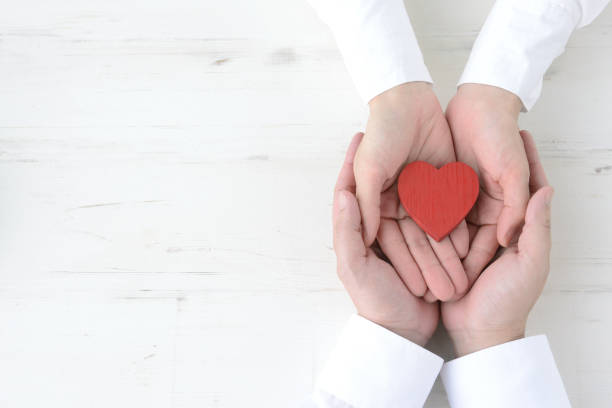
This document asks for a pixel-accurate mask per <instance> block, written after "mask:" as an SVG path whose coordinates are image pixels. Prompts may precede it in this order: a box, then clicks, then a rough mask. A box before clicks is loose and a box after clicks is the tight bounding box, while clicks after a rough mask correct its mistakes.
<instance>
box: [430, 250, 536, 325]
mask: <svg viewBox="0 0 612 408" xmlns="http://www.w3.org/2000/svg"><path fill="white" fill-rule="evenodd" d="M521 262H522V261H521V259H520V257H519V255H518V252H517V248H516V246H513V247H511V248H508V249H504V250H503V254H502V255H501V256H500V258H499V259H497V260H496V261H495V262H493V263H492V264H491V265H490V266H489V267H488V268H487V269H486V270H485V271H484V272H483V273H482V275H481V276H480V277H479V278H478V280H477V281H476V282H475V283H474V286H473V287H472V289H471V290H470V291H469V292H468V293H467V294H466V295H465V296H464V297H463V298H461V299H460V300H458V301H456V302H448V303H443V304H442V319H443V321H444V325H445V327H446V328H447V330H448V331H449V332H453V331H457V330H464V329H466V328H465V325H466V324H469V325H471V326H473V327H471V328H472V329H473V328H477V329H478V330H497V329H499V328H502V327H508V326H509V325H510V326H511V325H515V324H517V322H513V321H507V320H508V319H509V317H508V316H506V315H505V314H504V311H505V310H508V309H513V308H517V307H521V308H522V307H525V306H526V305H524V304H522V302H523V300H522V299H523V298H524V294H523V293H522V292H523V289H522V288H525V287H528V285H527V282H524V279H523V277H524V276H523V275H521V274H519V275H518V276H517V275H515V273H516V271H517V269H521V268H522V266H521V265H520V264H521ZM509 274H512V275H513V276H508V275H509ZM530 307H531V305H529V308H530ZM515 315H518V314H513V315H512V316H515ZM518 323H520V322H518Z"/></svg>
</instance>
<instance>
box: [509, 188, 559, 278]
mask: <svg viewBox="0 0 612 408" xmlns="http://www.w3.org/2000/svg"><path fill="white" fill-rule="evenodd" d="M553 193H554V191H553V188H552V187H550V186H546V187H542V188H541V189H540V190H538V191H537V192H536V193H535V194H534V195H533V197H531V200H529V205H528V206H527V213H526V215H525V227H524V228H523V231H522V233H521V236H520V237H519V242H518V249H519V256H521V257H522V259H524V260H526V261H527V262H528V263H529V264H531V266H533V268H534V269H532V270H534V271H536V272H541V273H543V274H546V273H547V272H548V262H549V255H550V203H551V201H552V197H553Z"/></svg>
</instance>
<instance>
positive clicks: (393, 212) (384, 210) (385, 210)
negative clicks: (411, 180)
mask: <svg viewBox="0 0 612 408" xmlns="http://www.w3.org/2000/svg"><path fill="white" fill-rule="evenodd" d="M406 216H408V213H406V210H404V206H402V205H401V203H400V200H399V196H398V195H397V184H395V185H393V187H391V188H388V189H386V190H385V191H383V193H382V194H381V195H380V218H393V219H395V220H399V219H402V218H404V217H406Z"/></svg>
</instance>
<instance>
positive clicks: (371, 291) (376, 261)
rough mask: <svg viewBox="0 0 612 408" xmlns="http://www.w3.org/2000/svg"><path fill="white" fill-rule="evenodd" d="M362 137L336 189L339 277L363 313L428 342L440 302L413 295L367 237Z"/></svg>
mask: <svg viewBox="0 0 612 408" xmlns="http://www.w3.org/2000/svg"><path fill="white" fill-rule="evenodd" d="M362 138H363V133H358V134H357V135H355V137H353V141H352V142H351V145H350V146H349V149H348V151H347V153H346V158H345V161H344V164H343V166H342V169H341V171H340V175H339V176H338V181H337V183H336V188H335V191H334V206H333V223H334V249H335V251H336V257H337V270H338V276H339V277H340V280H341V281H342V283H343V285H344V287H345V288H346V290H347V292H348V293H349V295H350V297H351V299H352V300H353V303H354V304H355V307H356V308H357V312H358V313H359V314H360V315H361V316H363V317H364V318H366V319H368V320H370V321H372V322H374V323H376V324H379V325H381V326H383V327H385V328H387V329H389V330H391V331H393V332H395V333H396V334H398V335H400V336H403V337H405V338H407V339H408V340H410V341H412V342H414V343H416V344H419V345H424V344H425V343H427V341H428V340H429V338H430V337H431V335H432V334H433V332H434V330H435V329H436V326H437V324H438V319H439V306H438V303H427V302H425V301H424V300H423V299H420V298H417V297H416V296H414V295H413V294H411V293H410V291H409V290H408V288H407V287H406V286H405V285H404V283H403V282H402V279H401V278H400V277H399V275H398V274H397V272H396V270H395V269H394V268H393V267H392V266H391V265H390V264H388V263H387V262H385V261H383V260H382V259H380V258H378V257H377V256H376V254H375V253H374V251H373V250H372V249H371V248H369V247H368V246H367V245H366V244H365V242H364V240H363V236H362V223H361V214H360V211H359V206H358V203H357V199H356V197H355V188H356V185H355V177H354V173H353V159H354V156H355V152H356V151H357V148H358V146H359V144H360V142H361V141H362Z"/></svg>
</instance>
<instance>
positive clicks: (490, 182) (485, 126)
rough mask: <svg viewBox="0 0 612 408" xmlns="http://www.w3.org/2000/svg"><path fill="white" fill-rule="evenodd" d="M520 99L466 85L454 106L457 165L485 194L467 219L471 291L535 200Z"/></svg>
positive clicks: (451, 113)
mask: <svg viewBox="0 0 612 408" xmlns="http://www.w3.org/2000/svg"><path fill="white" fill-rule="evenodd" d="M521 107H522V104H521V101H520V99H519V98H518V97H517V96H516V95H514V94H513V93H511V92H508V91H506V90H504V89H501V88H497V87H494V86H489V85H482V84H463V85H461V86H460V87H459V89H458V91H457V94H456V95H455V97H453V99H452V100H451V101H450V103H449V104H448V108H447V110H446V118H447V120H448V123H449V126H450V128H451V131H452V134H453V140H454V146H455V153H456V155H457V160H459V161H462V162H464V163H467V164H469V165H470V166H471V167H472V168H473V169H474V170H476V172H477V173H478V174H479V177H480V190H481V193H480V195H479V197H478V201H477V202H476V206H475V207H474V209H473V210H472V211H471V212H470V214H469V215H468V217H467V221H468V227H469V228H470V250H469V252H468V255H467V258H466V259H465V260H464V262H463V266H464V268H465V271H466V273H467V275H468V278H469V281H470V285H471V284H472V283H473V282H474V280H475V279H476V278H477V277H478V275H479V274H480V272H481V271H482V269H483V268H484V267H485V266H486V265H487V264H488V263H489V262H490V261H491V259H492V257H493V255H494V254H495V252H496V251H497V247H498V245H502V246H507V245H509V244H510V242H511V241H512V240H513V239H514V238H515V237H516V235H517V232H518V231H520V227H521V225H522V223H523V220H524V217H525V209H526V207H527V201H528V200H529V187H528V184H529V166H528V163H527V157H526V156H525V149H524V147H523V143H522V140H521V137H520V136H519V128H518V115H519V113H520V110H521Z"/></svg>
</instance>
